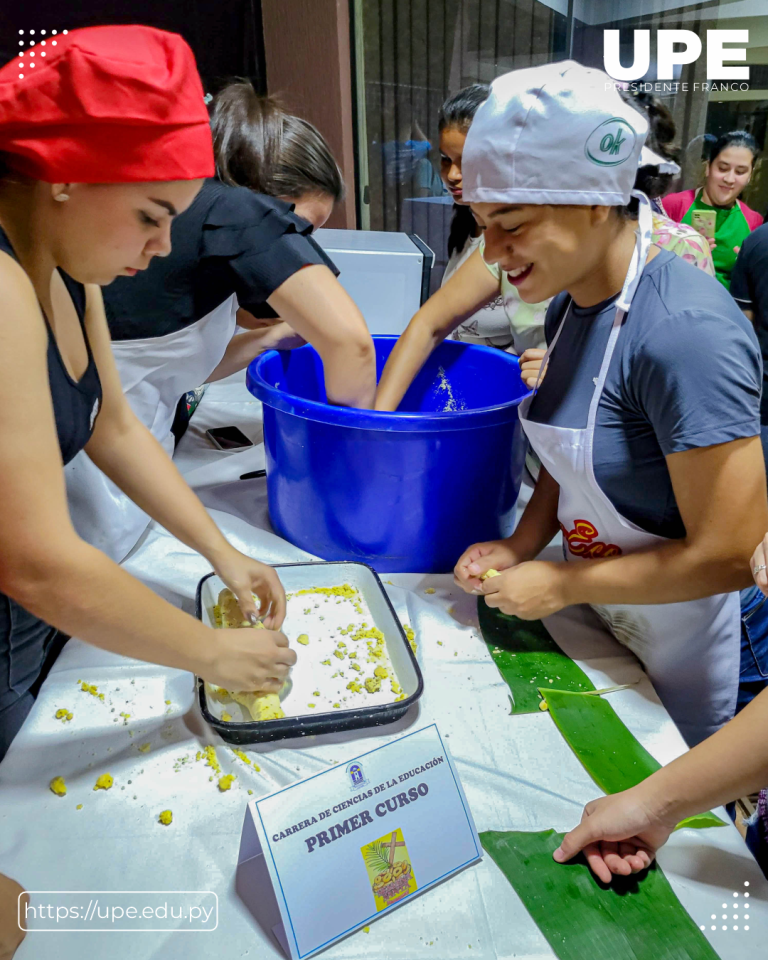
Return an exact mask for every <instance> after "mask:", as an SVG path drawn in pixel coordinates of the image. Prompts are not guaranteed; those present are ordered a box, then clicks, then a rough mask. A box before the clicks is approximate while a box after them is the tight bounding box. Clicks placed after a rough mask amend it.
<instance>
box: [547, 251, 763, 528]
mask: <svg viewBox="0 0 768 960" xmlns="http://www.w3.org/2000/svg"><path fill="white" fill-rule="evenodd" d="M615 299H616V298H615V297H614V298H612V299H610V300H606V301H604V302H603V303H599V304H597V305H596V306H594V307H588V308H583V309H582V308H579V307H577V306H576V305H575V304H574V305H573V306H572V307H571V312H570V314H569V315H568V319H567V320H566V322H565V327H564V328H563V332H562V334H561V335H560V339H559V340H558V341H557V345H556V346H555V349H554V351H553V353H552V357H551V359H550V361H549V370H548V371H547V376H546V377H545V378H544V380H543V382H542V384H541V386H540V388H539V392H538V394H537V395H536V397H535V398H534V400H533V403H532V404H531V409H530V414H529V415H530V418H531V419H532V420H534V421H536V422H538V423H549V424H552V425H554V426H561V427H576V428H583V427H585V426H586V425H587V414H588V410H589V404H590V400H591V398H592V392H593V390H594V381H593V378H595V377H597V375H598V373H599V371H600V365H601V362H602V359H603V355H604V353H605V348H606V346H607V343H608V336H609V334H610V330H611V326H612V325H613V319H614V316H615V312H616V308H615ZM568 300H569V297H568V294H567V293H561V294H558V296H556V297H555V298H554V300H553V301H552V303H551V304H550V307H549V310H548V311H547V319H546V324H545V334H546V337H547V342H551V341H552V339H553V338H554V336H555V333H556V332H557V328H558V326H559V325H560V320H561V319H562V316H563V311H564V309H565V307H566V306H567V304H568ZM761 385H762V369H761V361H760V350H759V347H758V344H757V339H756V337H755V334H754V331H753V330H752V325H751V324H750V323H749V321H748V320H747V319H746V317H745V316H744V314H743V313H742V312H741V310H739V308H738V307H737V306H736V304H735V303H734V301H733V299H732V298H731V296H730V294H729V293H728V291H727V290H726V289H725V288H724V287H723V286H722V284H720V283H718V281H717V280H715V279H714V278H712V277H709V276H707V275H705V274H703V273H702V272H701V270H697V269H696V268H695V267H693V266H691V264H689V263H686V262H685V261H684V260H682V259H681V258H680V257H678V256H676V255H675V254H673V253H670V252H669V251H662V252H661V253H660V254H658V256H656V257H655V258H654V259H653V260H652V261H651V262H650V263H649V264H648V265H647V266H646V268H645V270H644V271H643V276H642V278H641V280H640V283H639V284H638V287H637V291H636V292H635V296H634V299H633V301H632V306H631V308H630V311H629V313H628V314H627V316H626V318H625V321H624V324H623V326H622V329H621V332H620V333H619V338H618V341H617V343H616V349H615V350H614V353H613V357H612V359H611V364H610V367H609V369H608V377H607V380H606V384H605V388H604V390H603V393H602V396H601V398H600V403H599V406H598V410H597V423H596V426H595V442H594V465H595V477H596V478H597V482H598V483H599V485H600V487H601V489H602V490H603V492H604V493H605V494H606V496H607V497H608V499H609V500H610V501H611V503H612V504H613V505H614V507H615V508H616V510H617V511H618V512H619V513H620V514H621V515H622V516H623V517H625V518H626V519H627V520H630V521H631V522H632V523H635V524H637V526H639V527H641V528H643V529H644V530H647V531H648V532H650V533H655V534H657V535H659V536H662V537H668V538H670V539H672V538H681V537H684V536H685V527H684V525H683V521H682V518H681V516H680V512H679V510H678V509H677V503H676V501H675V495H674V491H673V489H672V482H671V480H670V478H669V471H668V469H667V464H666V461H665V459H664V457H665V456H667V455H668V454H670V453H677V452H679V451H682V450H691V449H693V448H696V447H710V446H714V445H715V444H718V443H725V442H727V441H729V440H737V439H739V438H742V437H752V436H759V434H760V388H761Z"/></svg>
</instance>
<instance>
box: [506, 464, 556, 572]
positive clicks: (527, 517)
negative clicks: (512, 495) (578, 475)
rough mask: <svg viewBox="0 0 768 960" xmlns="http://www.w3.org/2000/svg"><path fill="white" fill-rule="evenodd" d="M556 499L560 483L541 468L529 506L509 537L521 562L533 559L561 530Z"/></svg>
mask: <svg viewBox="0 0 768 960" xmlns="http://www.w3.org/2000/svg"><path fill="white" fill-rule="evenodd" d="M559 499H560V487H559V485H558V484H557V483H556V482H555V480H553V479H552V477H551V476H550V474H549V473H548V472H547V470H546V469H545V468H544V467H542V468H541V471H540V473H539V479H538V481H537V483H536V487H535V488H534V491H533V494H532V496H531V499H530V500H529V501H528V506H527V507H526V508H525V511H524V512H523V515H522V517H521V518H520V522H519V523H518V525H517V527H516V528H515V531H514V533H513V534H512V535H511V536H510V537H509V538H508V540H509V544H510V546H511V547H512V549H513V550H514V552H515V554H516V555H517V556H519V558H520V562H523V561H525V560H533V559H535V558H536V557H537V556H538V555H539V554H540V553H541V551H542V550H543V549H544V547H546V546H547V544H548V543H550V541H551V540H552V538H553V537H554V536H555V534H556V533H557V531H558V530H559V529H560V524H559V523H558V519H557V505H558V501H559Z"/></svg>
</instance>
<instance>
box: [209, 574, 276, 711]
mask: <svg viewBox="0 0 768 960" xmlns="http://www.w3.org/2000/svg"><path fill="white" fill-rule="evenodd" d="M217 610H218V614H217V612H216V611H217ZM214 615H215V618H216V621H217V623H218V624H219V625H220V626H221V627H223V628H225V629H226V628H230V629H231V628H233V627H241V626H251V624H249V623H248V622H247V621H246V620H245V619H244V618H243V613H242V610H241V609H240V605H239V604H238V602H237V597H236V596H235V595H234V593H232V591H231V590H230V589H229V588H228V587H225V588H224V589H223V590H222V591H221V593H220V594H219V602H218V604H216V608H215V609H214ZM254 626H255V628H256V629H259V628H261V629H262V630H263V629H264V624H263V623H260V622H259V623H256V624H254ZM209 687H210V688H211V690H212V691H213V692H214V693H215V694H217V696H219V697H229V698H230V699H232V700H234V701H235V703H239V704H240V706H242V707H245V709H246V710H247V711H248V712H249V713H250V715H251V717H252V718H253V719H254V720H282V719H283V717H284V716H285V713H284V712H283V708H282V707H281V706H280V698H279V697H278V696H277V694H276V693H248V692H247V691H240V692H238V691H233V690H224V689H223V687H216V686H214V685H213V684H209ZM223 716H224V715H223V714H222V717H223Z"/></svg>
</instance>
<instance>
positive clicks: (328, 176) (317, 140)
mask: <svg viewBox="0 0 768 960" xmlns="http://www.w3.org/2000/svg"><path fill="white" fill-rule="evenodd" d="M211 130H212V132H213V149H214V155H215V158H216V172H217V173H218V175H219V178H220V179H221V180H222V181H223V182H224V183H228V184H230V185H233V186H242V187H249V188H250V189H251V190H255V191H257V192H258V193H266V194H268V195H269V196H272V197H288V198H290V199H291V200H297V199H298V198H299V197H301V196H304V195H305V194H308V193H322V194H326V195H327V196H330V197H332V198H333V200H334V203H336V202H338V201H339V200H341V199H342V198H343V196H344V181H343V180H342V176H341V171H340V170H339V165H338V164H337V163H336V161H335V160H334V158H333V154H332V153H331V149H330V147H329V146H328V144H327V142H326V140H325V138H324V137H323V135H322V134H321V133H320V132H319V131H318V130H317V129H316V128H315V127H313V126H312V124H311V123H308V122H307V121H306V120H302V119H301V118H300V117H294V116H292V115H291V114H289V113H286V112H285V110H284V109H283V107H282V106H281V105H280V103H279V102H278V101H277V100H276V99H275V98H274V97H260V96H258V94H257V93H256V91H255V90H254V89H253V87H252V86H251V84H250V83H249V82H248V81H238V82H236V83H230V84H229V85H228V86H226V87H224V89H223V90H221V92H220V93H218V94H217V95H216V97H215V98H214V100H213V103H212V106H211Z"/></svg>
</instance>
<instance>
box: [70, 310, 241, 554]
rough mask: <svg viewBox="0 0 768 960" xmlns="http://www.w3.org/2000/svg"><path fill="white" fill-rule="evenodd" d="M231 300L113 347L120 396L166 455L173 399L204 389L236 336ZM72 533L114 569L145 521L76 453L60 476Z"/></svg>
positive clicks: (169, 445)
mask: <svg viewBox="0 0 768 960" xmlns="http://www.w3.org/2000/svg"><path fill="white" fill-rule="evenodd" d="M237 307H238V304H237V299H236V297H235V296H234V294H233V295H232V296H231V297H229V299H228V300H225V301H224V303H221V304H219V306H218V307H216V308H215V309H214V310H212V311H211V312H210V313H209V314H207V315H206V316H205V317H203V318H202V319H201V320H198V321H197V322H196V323H193V324H190V326H188V327H184V329H183V330H177V331H176V332H175V333H169V334H166V336H164V337H152V338H148V339H144V340H117V341H113V343H112V350H113V353H114V355H115V362H116V363H117V369H118V372H119V374H120V380H121V382H122V385H123V391H124V392H125V395H126V398H127V399H128V402H129V403H130V405H131V408H132V410H133V412H134V413H135V414H136V416H137V417H138V418H139V420H141V422H142V423H143V424H144V425H145V426H146V427H147V428H148V429H149V430H150V432H151V433H152V435H153V436H154V437H155V439H157V440H158V441H159V442H160V443H161V444H162V446H163V447H164V448H165V450H166V451H167V453H168V455H169V456H172V455H173V434H172V433H171V426H172V424H173V419H174V416H175V413H176V407H177V405H178V402H179V398H180V397H181V396H183V395H184V394H185V393H186V392H187V391H188V390H194V389H195V388H196V387H199V386H200V385H201V384H203V383H205V382H206V380H207V379H208V377H209V376H210V375H211V373H212V372H213V370H214V369H215V368H216V367H217V366H218V364H219V363H220V361H221V359H222V357H223V356H224V353H225V351H226V349H227V346H228V345H229V341H230V340H231V339H232V337H233V335H234V332H235V325H236V314H237ZM64 473H65V477H66V481H67V499H68V501H69V511H70V514H71V516H72V522H73V524H74V527H75V530H76V531H77V532H78V534H79V535H80V536H81V537H82V538H83V540H85V541H86V542H88V543H90V544H92V545H93V546H94V547H98V549H99V550H101V551H103V552H104V553H106V554H107V555H108V556H110V557H111V558H112V559H113V560H116V561H118V562H120V561H121V560H123V559H124V558H125V557H126V556H127V555H128V554H129V553H130V551H131V550H132V549H133V547H134V546H135V545H136V543H137V541H138V540H139V538H140V537H141V535H142V533H143V532H144V530H145V529H146V527H147V525H148V523H149V522H150V517H148V516H147V514H146V513H144V511H143V510H141V509H139V507H137V506H136V504H135V503H133V501H132V500H129V499H128V497H126V495H125V494H124V493H123V492H122V491H121V490H119V489H118V488H117V487H116V486H115V484H114V483H112V481H111V480H108V479H107V477H105V476H104V474H103V473H102V472H101V470H99V468H98V467H97V466H96V465H95V464H94V463H93V462H92V461H91V460H90V459H89V458H88V455H87V454H86V452H85V451H82V452H81V453H79V454H78V455H77V456H76V457H75V458H74V460H72V461H71V463H69V464H68V465H67V466H66V467H65V469H64Z"/></svg>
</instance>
